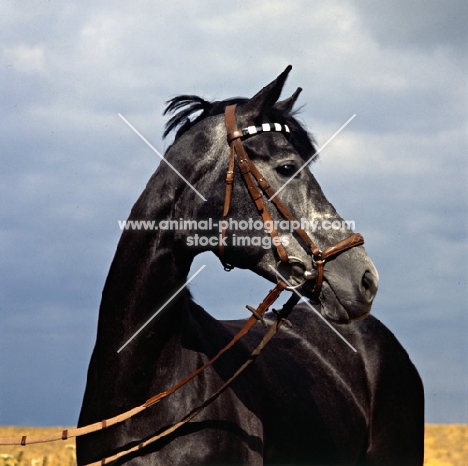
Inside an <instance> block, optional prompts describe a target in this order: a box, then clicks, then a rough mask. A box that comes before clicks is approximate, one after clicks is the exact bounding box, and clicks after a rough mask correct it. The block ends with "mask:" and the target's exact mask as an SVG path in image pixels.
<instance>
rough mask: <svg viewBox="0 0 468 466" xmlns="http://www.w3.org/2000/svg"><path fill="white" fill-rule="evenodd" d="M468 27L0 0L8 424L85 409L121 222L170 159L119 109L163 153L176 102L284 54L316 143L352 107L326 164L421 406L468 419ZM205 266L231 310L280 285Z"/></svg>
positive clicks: (392, 7) (286, 8) (369, 13)
mask: <svg viewBox="0 0 468 466" xmlns="http://www.w3.org/2000/svg"><path fill="white" fill-rule="evenodd" d="M467 23H468V18H467V8H466V6H465V3H464V2H462V1H461V0H460V1H455V0H454V1H446V2H437V1H435V0H434V1H433V0H429V1H422V0H414V1H403V0H391V1H390V0H384V1H380V2H371V1H370V0H362V1H359V0H345V1H333V0H332V1H327V2H318V1H309V0H291V1H288V2H282V1H256V2H251V1H248V2H247V1H244V0H240V1H237V2H235V6H233V3H232V2H228V1H224V0H221V1H220V0H216V1H215V0H206V1H191V2H186V1H184V2H182V1H179V0H174V1H172V2H163V1H161V0H157V1H153V2H149V1H143V0H136V1H133V2H127V1H125V2H124V1H114V2H102V1H93V2H88V1H82V2H71V1H69V2H67V1H62V2H57V1H55V0H49V1H39V0H37V1H34V2H32V1H26V2H15V1H13V0H2V1H0V39H1V40H0V69H1V73H0V86H1V90H0V95H1V101H0V106H1V114H2V118H1V119H0V147H1V151H0V180H1V181H0V190H1V195H0V319H1V321H0V322H1V324H0V325H1V330H2V337H1V338H0V380H1V383H0V424H16V425H72V424H74V423H76V420H77V416H78V412H79V407H80V403H81V397H82V393H83V390H84V384H85V377H86V369H87V364H88V361H89V357H90V354H91V350H92V347H93V344H94V338H95V331H96V323H97V312H98V306H99V300H100V294H101V290H102V286H103V284H104V280H105V277H106V274H107V270H108V268H109V265H110V262H111V260H112V257H113V254H114V252H115V247H116V244H117V241H118V238H119V236H120V230H119V228H118V220H124V219H126V218H127V216H128V213H129V211H130V208H131V206H132V205H133V203H134V202H135V200H136V199H137V197H138V195H139V194H140V192H141V191H142V190H143V188H144V186H145V183H146V181H147V180H148V178H149V177H150V175H151V174H152V173H153V171H154V170H155V168H156V167H157V166H158V163H159V160H158V158H157V157H156V155H155V154H154V153H153V152H152V151H151V150H150V149H149V148H148V147H147V146H146V145H145V144H144V143H143V142H142V140H141V139H139V138H138V136H136V135H135V133H133V132H132V131H131V130H130V129H129V127H128V126H126V125H125V123H124V122H123V121H122V119H120V118H119V116H118V113H121V114H122V115H123V116H125V118H127V119H128V120H129V121H130V122H131V123H132V124H133V125H134V126H136V127H137V128H138V129H139V131H140V132H141V133H142V134H143V135H145V136H146V137H147V139H148V140H149V141H151V143H152V144H153V145H154V146H155V147H156V148H157V149H158V150H160V151H161V152H162V151H164V149H165V148H166V147H167V146H168V144H169V143H170V141H164V140H163V139H162V133H163V126H164V119H163V117H162V112H163V109H164V102H165V101H166V100H167V99H168V98H171V97H173V96H174V95H177V94H180V93H194V94H199V95H202V96H204V97H206V98H209V99H222V98H227V97H232V96H238V95H243V96H252V95H253V94H255V93H256V92H257V91H258V90H259V89H261V88H262V87H263V86H264V85H266V84H267V83H269V82H270V81H271V80H272V79H274V78H275V77H276V76H277V75H278V74H279V73H280V72H281V71H282V70H283V69H284V68H285V67H286V65H288V64H292V65H293V70H292V72H291V74H290V76H289V79H288V82H287V84H286V87H285V91H284V96H287V95H289V94H291V93H292V92H293V91H294V90H295V89H296V87H298V86H301V87H303V89H304V91H303V93H302V95H301V98H300V103H301V104H302V105H304V107H303V109H302V113H301V119H302V120H303V121H304V122H305V123H306V124H307V126H308V128H309V130H310V131H311V132H312V133H313V134H314V135H315V137H316V139H317V140H318V143H319V145H320V144H323V143H324V142H326V141H327V139H328V138H329V137H330V136H331V135H332V134H333V133H334V132H335V131H336V130H337V129H338V128H339V127H340V126H341V125H342V124H343V123H344V122H345V121H346V120H348V118H350V117H351V116H352V115H353V114H356V117H355V118H354V120H353V121H352V122H351V123H350V124H349V125H348V126H347V127H346V129H345V130H344V131H343V132H342V133H340V135H339V136H338V137H337V138H336V139H335V140H333V142H332V143H331V144H329V145H328V146H327V148H326V149H325V150H324V151H323V152H322V154H321V158H320V160H319V161H318V162H317V163H316V164H315V165H314V166H313V170H314V172H315V174H316V177H317V178H318V180H319V182H320V184H321V185H322V188H323V189H324V191H325V193H326V195H327V196H328V198H329V200H330V201H331V202H332V203H333V204H334V205H335V207H336V208H337V210H338V211H339V213H340V214H341V216H342V217H343V218H345V219H348V220H354V221H355V223H356V230H357V231H359V232H360V233H362V234H363V235H364V237H365V239H366V249H367V251H368V252H369V254H370V255H371V257H372V258H373V260H374V262H375V264H376V266H377V268H378V270H379V273H380V279H381V281H380V290H379V294H378V296H377V299H376V301H375V305H374V309H373V312H374V315H375V316H377V317H378V318H379V319H381V320H382V321H383V322H384V323H385V324H386V325H387V326H389V327H390V329H391V330H392V331H393V332H394V333H395V334H396V336H397V337H398V338H399V340H400V341H401V342H402V343H403V345H404V346H405V348H406V349H407V350H408V352H409V354H410V356H411V358H412V359H413V361H414V363H415V364H416V366H417V367H418V369H419V371H420V373H421V376H422V378H423V380H424V383H425V388H426V397H427V410H426V412H427V421H428V422H431V423H455V422H457V423H460V422H463V423H468V375H467V374H468V347H467V336H468V311H467V307H466V298H467V269H468V267H467V263H468V254H467V218H468V217H467V211H468V209H467V201H468V195H467V180H468V172H467V121H466V110H467V81H466V76H467V68H468V67H467V61H466V58H467V55H466V44H467V37H466V24H467ZM199 264H206V265H207V267H206V269H205V270H203V272H202V273H200V274H199V275H198V276H197V277H196V279H195V280H194V281H193V282H192V284H191V285H192V286H191V289H192V291H193V293H194V294H195V297H196V298H197V300H198V301H199V302H201V303H202V304H203V305H204V306H205V308H206V309H207V310H209V311H210V312H211V313H212V314H213V315H215V316H217V317H224V318H229V317H239V316H245V307H244V306H245V304H258V302H259V300H260V299H261V298H262V297H263V296H264V295H265V293H266V292H267V291H268V289H270V284H269V283H266V282H264V281H263V280H261V279H257V280H254V281H251V274H250V273H249V272H242V273H241V272H238V271H234V272H231V274H225V273H224V272H222V268H221V266H220V265H218V264H217V263H216V261H215V260H213V259H212V258H210V257H208V256H206V255H203V256H202V257H200V258H199V259H198V260H197V262H196V264H194V270H195V268H197V267H198V266H199ZM213 290H216V294H215V293H213ZM220 290H222V291H220ZM220 294H224V298H223V301H224V302H228V303H229V304H228V305H227V306H225V307H224V308H222V309H221V308H220V305H219V302H220V299H219V297H220ZM344 350H346V348H344Z"/></svg>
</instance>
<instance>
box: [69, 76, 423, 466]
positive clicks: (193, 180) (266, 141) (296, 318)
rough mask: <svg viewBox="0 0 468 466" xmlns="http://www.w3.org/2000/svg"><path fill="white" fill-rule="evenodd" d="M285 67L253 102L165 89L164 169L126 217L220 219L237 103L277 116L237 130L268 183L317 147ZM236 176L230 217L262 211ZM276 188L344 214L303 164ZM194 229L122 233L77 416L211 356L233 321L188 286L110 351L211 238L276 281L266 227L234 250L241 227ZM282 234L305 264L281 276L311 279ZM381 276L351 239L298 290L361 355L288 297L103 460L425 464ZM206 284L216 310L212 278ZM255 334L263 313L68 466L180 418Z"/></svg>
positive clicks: (253, 112)
mask: <svg viewBox="0 0 468 466" xmlns="http://www.w3.org/2000/svg"><path fill="white" fill-rule="evenodd" d="M289 71H290V67H288V68H287V69H286V70H285V71H284V72H283V73H282V74H281V75H280V76H279V77H278V78H277V79H276V80H275V81H273V82H272V83H271V84H269V85H268V86H266V87H265V88H263V89H262V90H261V91H260V92H259V93H257V94H256V95H255V96H254V97H252V98H251V99H242V98H237V99H231V100H228V101H223V102H213V103H209V102H206V101H205V100H203V99H201V98H198V97H194V96H179V97H177V98H175V99H173V100H172V101H170V104H169V107H168V109H167V110H168V111H169V112H173V113H174V116H173V117H172V119H171V120H170V121H169V122H168V125H167V128H166V134H167V133H169V132H170V131H172V130H177V133H176V136H175V140H174V143H173V144H172V146H171V147H170V148H169V149H168V150H167V153H166V156H165V159H166V160H167V161H168V162H169V163H170V164H171V166H169V165H168V164H166V163H164V162H162V163H161V164H160V166H159V168H158V169H157V171H156V173H155V174H154V175H153V176H152V177H151V179H150V181H149V182H148V184H147V186H146V188H145V190H144V191H143V193H142V194H141V196H140V198H139V199H138V201H137V202H136V204H135V206H134V207H133V209H132V211H131V214H130V217H129V220H150V221H151V220H155V221H160V220H171V219H172V220H176V221H181V219H183V220H196V221H197V222H198V221H202V220H204V221H205V225H206V222H207V221H208V219H212V220H213V221H216V222H219V221H220V220H221V218H222V215H223V203H224V199H225V186H226V183H225V178H226V170H227V169H228V161H229V160H230V147H229V145H228V143H227V142H226V127H225V117H224V111H225V108H226V107H227V106H228V105H232V104H234V103H235V104H237V107H236V113H235V120H236V122H237V125H238V126H237V127H238V128H239V129H242V128H247V127H250V126H258V125H262V124H264V123H279V124H280V125H281V126H279V128H280V129H281V130H280V131H263V132H260V131H259V132H258V134H253V135H252V136H251V137H248V138H244V140H243V145H244V147H245V150H246V152H247V153H248V155H249V157H250V159H251V160H252V162H253V163H254V164H255V166H256V167H257V168H258V170H259V171H260V172H261V173H262V175H264V177H265V179H266V180H268V182H269V183H270V185H271V187H272V189H274V190H278V189H280V188H281V187H282V186H284V184H285V183H286V182H287V181H289V179H290V177H291V175H293V174H295V173H296V171H298V169H299V168H300V167H301V166H302V165H303V164H304V163H305V162H307V161H309V160H310V158H311V157H312V156H313V155H314V153H315V149H314V143H313V141H312V140H311V138H310V137H309V135H308V133H307V131H306V130H305V129H304V128H303V127H302V126H301V125H300V124H299V123H298V121H297V119H295V118H294V117H293V115H292V107H293V105H294V103H295V101H296V98H297V96H298V94H299V92H296V93H295V94H294V95H293V96H292V97H290V98H288V99H286V100H282V101H278V97H279V95H280V93H281V90H282V88H283V85H284V82H285V80H286V77H287V75H288V73H289ZM299 90H300V89H299ZM299 90H298V91H299ZM200 112H201V113H200ZM284 125H287V126H288V128H289V131H288V134H285V132H284V131H285V126H284ZM253 133H255V130H254V131H253ZM173 168H176V169H177V172H176V171H174V170H173ZM233 172H234V173H233V175H234V180H235V181H234V184H233V190H232V198H231V203H230V211H229V218H230V219H233V220H236V221H240V220H244V221H245V222H247V221H248V219H252V221H253V220H260V219H261V217H260V216H259V212H258V210H257V207H256V206H255V204H254V202H252V199H251V197H250V196H249V193H248V190H247V187H246V184H245V183H244V180H243V179H242V174H241V173H240V168H239V161H238V160H237V161H236V164H235V166H234V169H233ZM180 175H181V176H182V177H183V178H184V179H183V178H182V177H181V176H180ZM186 181H188V182H189V184H187V183H186ZM193 188H195V190H196V191H198V193H197V192H196V191H195V190H194V189H193ZM199 194H202V195H203V196H204V197H205V198H206V201H204V200H203V199H202V198H201V197H200V196H199ZM278 197H279V198H281V201H282V202H283V204H284V205H286V206H287V207H288V209H289V210H290V212H292V214H293V215H294V217H295V218H296V219H307V220H310V221H312V220H318V221H328V222H333V221H334V220H339V221H341V220H342V219H341V217H339V215H338V214H337V212H336V211H335V209H334V208H333V206H332V205H331V204H330V203H329V202H328V201H327V199H326V198H325V196H324V194H323V192H322V191H321V189H320V186H319V185H318V183H317V181H316V180H315V178H314V176H313V175H312V173H311V172H310V171H309V170H302V171H300V172H299V173H297V174H296V176H295V177H294V179H292V180H291V182H289V183H288V184H287V185H286V186H284V189H282V190H281V192H280V193H279V194H278ZM263 201H264V203H265V204H266V205H268V208H269V212H270V215H271V219H272V220H273V221H274V220H277V221H280V220H284V219H283V217H282V216H281V214H280V213H279V212H278V211H277V209H276V208H275V207H274V206H273V205H272V204H271V202H269V201H268V198H267V196H263ZM233 224H234V223H233ZM166 225H167V224H166ZM327 225H330V223H327ZM197 226H198V228H199V230H197V232H198V233H199V234H200V235H201V234H202V233H203V234H204V235H205V236H206V238H207V240H206V241H205V242H204V244H206V246H204V245H203V244H202V243H203V242H202V241H201V240H200V241H199V242H198V245H197V244H195V243H194V238H195V233H196V232H195V231H194V230H193V229H192V230H190V229H184V228H177V229H176V228H159V229H152V230H149V229H147V230H141V231H135V230H130V229H129V230H127V231H124V232H123V234H122V237H121V239H120V242H119V245H118V247H117V252H116V254H115V258H114V260H113V262H112V265H111V268H110V271H109V274H108V277H107V280H106V283H105V287H104V290H103V294H102V302H101V307H100V312H99V323H98V330H97V339H96V345H95V348H94V352H93V354H92V358H91V362H90V365H89V370H88V379H87V386H86V391H85V395H84V401H83V406H82V409H81V414H80V418H79V425H80V426H84V425H87V424H90V423H94V422H98V421H101V420H103V419H109V418H111V417H113V416H116V415H118V414H120V413H123V412H125V411H127V410H129V409H131V408H133V407H134V406H138V405H141V404H142V403H145V401H146V400H148V399H149V398H151V397H152V396H154V395H155V394H158V393H160V392H163V391H164V390H167V389H168V388H169V387H172V386H173V385H175V384H176V383H177V382H179V381H180V380H182V379H184V378H185V377H186V376H187V375H188V374H190V373H191V372H192V371H194V370H195V369H197V368H198V367H200V366H201V365H203V364H204V363H205V362H206V361H207V360H208V359H209V358H211V357H213V355H215V354H216V353H217V352H218V351H219V350H220V349H221V348H223V347H224V346H225V345H226V344H227V343H228V342H229V341H230V340H231V338H232V336H233V335H234V334H235V333H236V332H237V331H238V330H239V329H240V328H241V327H242V325H243V323H244V321H219V320H216V319H214V318H213V317H211V316H210V315H209V314H208V313H206V312H205V311H204V310H203V309H202V308H201V307H200V306H198V305H197V304H196V303H195V302H194V301H193V300H192V299H191V296H190V293H189V292H188V291H187V290H186V289H183V291H181V292H180V293H179V294H177V296H176V297H175V298H174V299H173V300H172V301H170V303H169V304H167V305H166V306H165V307H164V309H163V310H162V311H161V312H160V313H159V314H158V315H157V317H156V318H155V319H154V321H152V322H151V324H150V325H148V326H147V327H145V329H144V330H143V331H142V332H141V333H139V334H138V335H137V337H136V338H134V339H133V340H131V341H130V343H128V345H126V346H125V347H124V348H123V349H122V350H121V351H119V349H120V348H122V347H123V345H124V344H125V343H126V342H128V341H129V340H130V339H131V337H132V336H133V335H134V334H135V332H137V331H138V329H140V328H141V326H142V325H143V324H144V323H145V322H146V321H147V320H148V319H149V318H150V317H151V316H153V315H155V313H156V312H157V311H158V310H159V309H160V308H161V307H162V306H163V305H164V304H165V303H166V302H167V301H168V300H169V299H170V298H171V297H172V296H173V295H174V293H175V292H176V291H177V290H179V289H180V288H181V287H183V285H184V283H185V282H186V280H187V276H188V274H189V271H190V266H191V264H192V261H193V259H194V257H195V256H196V255H197V254H199V253H200V252H203V251H207V250H211V251H213V252H214V253H215V254H217V255H218V256H220V259H222V261H223V263H229V264H231V265H232V266H235V267H239V268H244V269H250V270H252V271H254V272H255V273H257V274H259V275H261V276H263V277H264V278H266V279H267V280H269V281H271V282H274V283H276V281H277V277H276V273H275V270H274V269H275V268H276V267H277V263H278V260H279V257H278V250H277V248H275V246H274V245H272V247H266V246H265V244H267V243H265V242H262V243H259V242H258V241H257V242H256V241H254V237H258V236H259V235H261V236H262V238H261V239H262V240H264V239H265V238H270V236H269V234H268V232H266V231H263V230H261V231H258V230H255V229H253V228H252V229H250V230H244V231H242V233H243V236H246V235H247V236H248V238H250V239H251V240H252V241H251V242H245V241H244V245H243V246H242V247H239V246H236V245H235V244H234V242H233V238H234V235H235V233H236V232H234V231H229V230H228V231H227V235H226V244H227V246H226V248H224V252H223V254H222V256H221V254H220V250H219V248H218V243H217V241H216V240H218V242H221V240H222V238H221V237H218V230H216V231H208V232H207V231H204V230H202V229H201V227H200V224H199V223H197ZM237 233H239V232H238V231H237ZM308 234H309V235H310V238H311V240H312V241H313V242H314V243H315V244H316V245H317V246H318V247H319V248H320V249H326V248H328V247H330V246H331V245H334V244H336V243H337V242H339V241H341V240H343V239H344V238H347V237H349V236H350V234H351V232H350V231H349V230H347V229H346V228H332V229H330V228H329V229H325V228H322V229H318V228H317V229H315V231H310V230H309V231H308ZM209 235H211V236H209ZM199 237H200V238H201V236H199ZM208 239H210V241H208ZM257 239H258V238H257ZM228 240H229V241H228ZM281 242H282V244H283V245H284V246H285V249H286V251H287V254H288V255H289V257H292V256H294V257H295V258H297V260H298V264H299V265H300V264H304V269H306V270H302V269H301V267H295V266H291V267H290V270H289V277H288V278H291V279H292V278H294V277H296V279H297V278H298V277H297V276H296V275H297V274H298V273H299V274H300V273H302V274H303V275H304V276H305V275H306V272H307V273H308V274H309V275H310V276H312V277H314V276H315V275H314V274H316V273H317V272H316V270H315V269H314V262H313V261H312V260H311V252H310V250H307V248H306V247H304V244H303V241H302V240H301V238H299V237H298V236H297V234H296V233H295V232H290V231H289V230H282V233H281ZM282 270H283V271H284V273H286V272H287V270H286V269H282ZM298 270H299V272H298ZM200 277H202V275H200ZM377 282H378V275H377V271H376V269H375V267H374V265H373V264H372V262H371V260H370V259H369V257H368V256H367V254H366V252H365V250H364V248H363V247H362V246H361V245H359V246H357V247H353V248H350V249H348V250H346V251H344V252H342V253H340V254H338V255H336V256H334V257H333V258H331V259H330V260H328V261H327V262H326V263H325V267H324V276H323V284H322V287H321V290H320V293H319V295H318V296H317V294H316V292H315V290H314V280H307V281H305V282H304V284H303V285H302V286H301V288H300V289H299V290H300V293H301V294H302V295H303V296H305V297H306V298H309V299H311V300H312V301H314V302H316V303H317V304H319V305H320V310H321V313H322V315H323V316H325V317H326V318H327V319H328V320H329V321H332V322H333V327H334V328H335V329H336V330H337V331H338V332H340V333H341V334H342V336H343V337H344V338H346V339H347V340H348V342H349V343H350V344H351V345H352V346H353V347H354V348H355V349H356V350H357V352H353V351H352V350H351V349H350V348H349V347H348V346H347V345H346V344H345V343H344V342H343V341H342V340H341V339H340V338H338V337H337V335H335V334H334V333H333V332H332V331H331V329H330V328H328V327H327V326H325V325H324V323H323V322H322V321H320V319H318V318H317V316H316V315H315V314H314V313H313V312H312V311H311V309H310V307H309V306H308V305H307V303H302V304H298V305H297V306H295V308H294V309H293V311H292V313H291V315H290V317H289V319H290V321H291V323H292V327H291V328H289V327H287V326H285V325H283V326H282V327H281V328H280V329H279V331H278V334H277V335H276V336H275V338H273V339H272V340H271V343H270V344H269V345H268V346H267V347H266V348H265V349H264V351H263V352H262V353H261V354H260V356H259V357H258V358H257V359H256V360H255V361H254V362H253V363H252V364H251V365H250V366H249V367H248V368H247V369H246V370H245V371H244V372H243V373H242V374H241V375H240V376H239V377H238V378H237V379H235V380H234V381H233V382H232V383H231V384H230V385H229V387H228V388H227V389H226V390H225V391H224V392H223V393H222V394H221V395H220V396H219V397H218V398H216V399H215V400H214V401H213V402H212V403H211V404H209V405H208V406H207V407H206V408H205V409H204V410H203V411H202V412H201V413H200V414H198V416H196V417H195V418H193V419H191V420H190V422H188V423H186V424H184V425H182V426H181V427H180V428H179V429H178V430H175V431H174V432H171V433H170V434H169V435H166V436H164V437H163V438H161V439H160V440H158V441H156V442H154V443H152V444H150V445H148V446H145V447H143V448H141V449H140V450H139V451H138V452H134V453H131V454H130V455H127V456H124V457H122V458H121V459H118V460H117V461H116V462H115V463H112V464H128V465H130V464H131V465H161V466H169V465H187V466H194V465H227V464H231V465H232V464H242V465H252V466H254V465H262V464H282V465H286V464H308V465H311V464H315V465H318V464H320V465H322V464H329V465H342V464H343V465H344V464H347V465H356V464H379V465H384V464H385V465H398V466H402V465H420V464H422V462H423V430H424V414H423V411H424V407H423V388H422V384H421V380H420V378H419V376H418V373H417V371H416V369H415V368H414V366H413V364H412V363H411V361H410V359H409V358H408V355H407V353H406V351H405V350H404V349H403V348H402V347H401V345H400V344H399V343H398V341H397V340H396V339H395V337H394V336H393V334H392V333H391V332H390V331H389V330H388V329H387V328H386V327H385V326H384V325H383V324H382V323H380V322H379V321H378V320H377V319H375V318H374V317H367V316H368V314H369V312H370V309H371V305H372V301H373V299H374V296H375V294H376V292H377ZM213 292H214V293H216V295H217V296H218V297H219V304H220V306H222V305H223V293H222V290H213ZM266 316H267V317H266V321H267V322H268V323H269V324H271V325H273V323H274V322H276V320H275V319H276V317H275V316H274V314H273V313H268V314H266ZM365 317H366V318H365ZM364 318H365V319H364ZM343 324H348V325H343ZM264 333H265V329H264V328H263V327H262V325H261V324H260V323H257V324H255V326H254V327H253V328H252V330H251V331H250V332H249V333H248V334H247V335H246V336H244V337H243V338H242V339H240V340H239V342H238V343H236V344H235V345H234V346H233V347H232V348H231V349H230V350H228V351H227V352H226V353H225V354H224V355H223V356H222V357H221V358H220V359H219V360H218V361H216V362H215V363H214V364H213V365H212V366H209V367H208V368H207V369H206V370H205V371H203V372H202V373H201V374H200V375H198V376H197V377H195V378H194V379H193V380H191V381H190V382H189V383H187V384H186V385H184V386H183V387H181V388H180V389H179V390H177V391H176V392H175V393H174V394H172V395H170V396H168V397H167V398H165V399H164V400H162V401H161V402H160V403H158V404H156V405H154V406H151V407H149V408H148V409H146V410H145V411H143V412H141V413H139V414H137V415H136V416H134V417H132V418H131V419H128V420H126V421H125V422H122V423H120V424H117V425H114V426H111V427H108V428H107V429H104V430H101V431H98V432H95V433H92V434H89V435H86V436H83V437H80V438H78V439H77V456H78V464H80V465H84V464H88V463H91V462H97V461H99V460H101V459H102V458H105V457H109V456H112V455H113V454H116V453H118V452H120V451H124V450H126V449H128V448H130V447H132V446H135V445H138V444H139V443H140V442H142V441H144V440H145V439H148V438H150V437H152V436H154V435H155V434H157V433H158V432H161V431H163V430H164V429H165V428H167V427H168V426H171V425H173V424H175V423H177V422H178V421H179V420H180V419H182V418H183V417H184V416H185V415H186V414H187V413H189V412H190V411H191V410H192V409H193V408H194V407H195V406H198V405H200V404H201V403H203V401H204V400H205V399H207V398H208V397H209V396H210V395H211V394H212V393H213V392H215V391H216V390H217V389H218V388H219V387H220V386H221V385H222V384H223V383H224V382H225V381H226V380H228V379H229V377H230V376H231V375H232V374H233V373H234V372H235V371H236V370H237V369H238V367H239V366H241V365H242V364H243V363H244V361H245V360H246V359H248V358H249V355H250V352H251V351H252V348H254V347H255V346H256V345H257V343H258V342H259V340H261V338H262V336H263V335H264ZM99 464H101V463H99ZM102 464H107V463H104V462H103V463H102Z"/></svg>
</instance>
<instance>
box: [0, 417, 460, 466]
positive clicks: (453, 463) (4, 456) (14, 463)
mask: <svg viewBox="0 0 468 466" xmlns="http://www.w3.org/2000/svg"><path fill="white" fill-rule="evenodd" d="M62 429H63V428H40V427H31V428H28V427H0V437H21V436H22V435H43V434H47V433H53V432H56V431H61V430H62ZM425 450H426V453H425V456H426V458H425V460H424V466H468V425H427V426H426V447H425ZM75 464H76V462H75V441H74V439H69V440H65V441H57V442H51V443H45V444H35V445H28V446H26V447H21V446H10V445H7V446H3V445H0V466H73V465H75ZM396 466H397V465H396Z"/></svg>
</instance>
